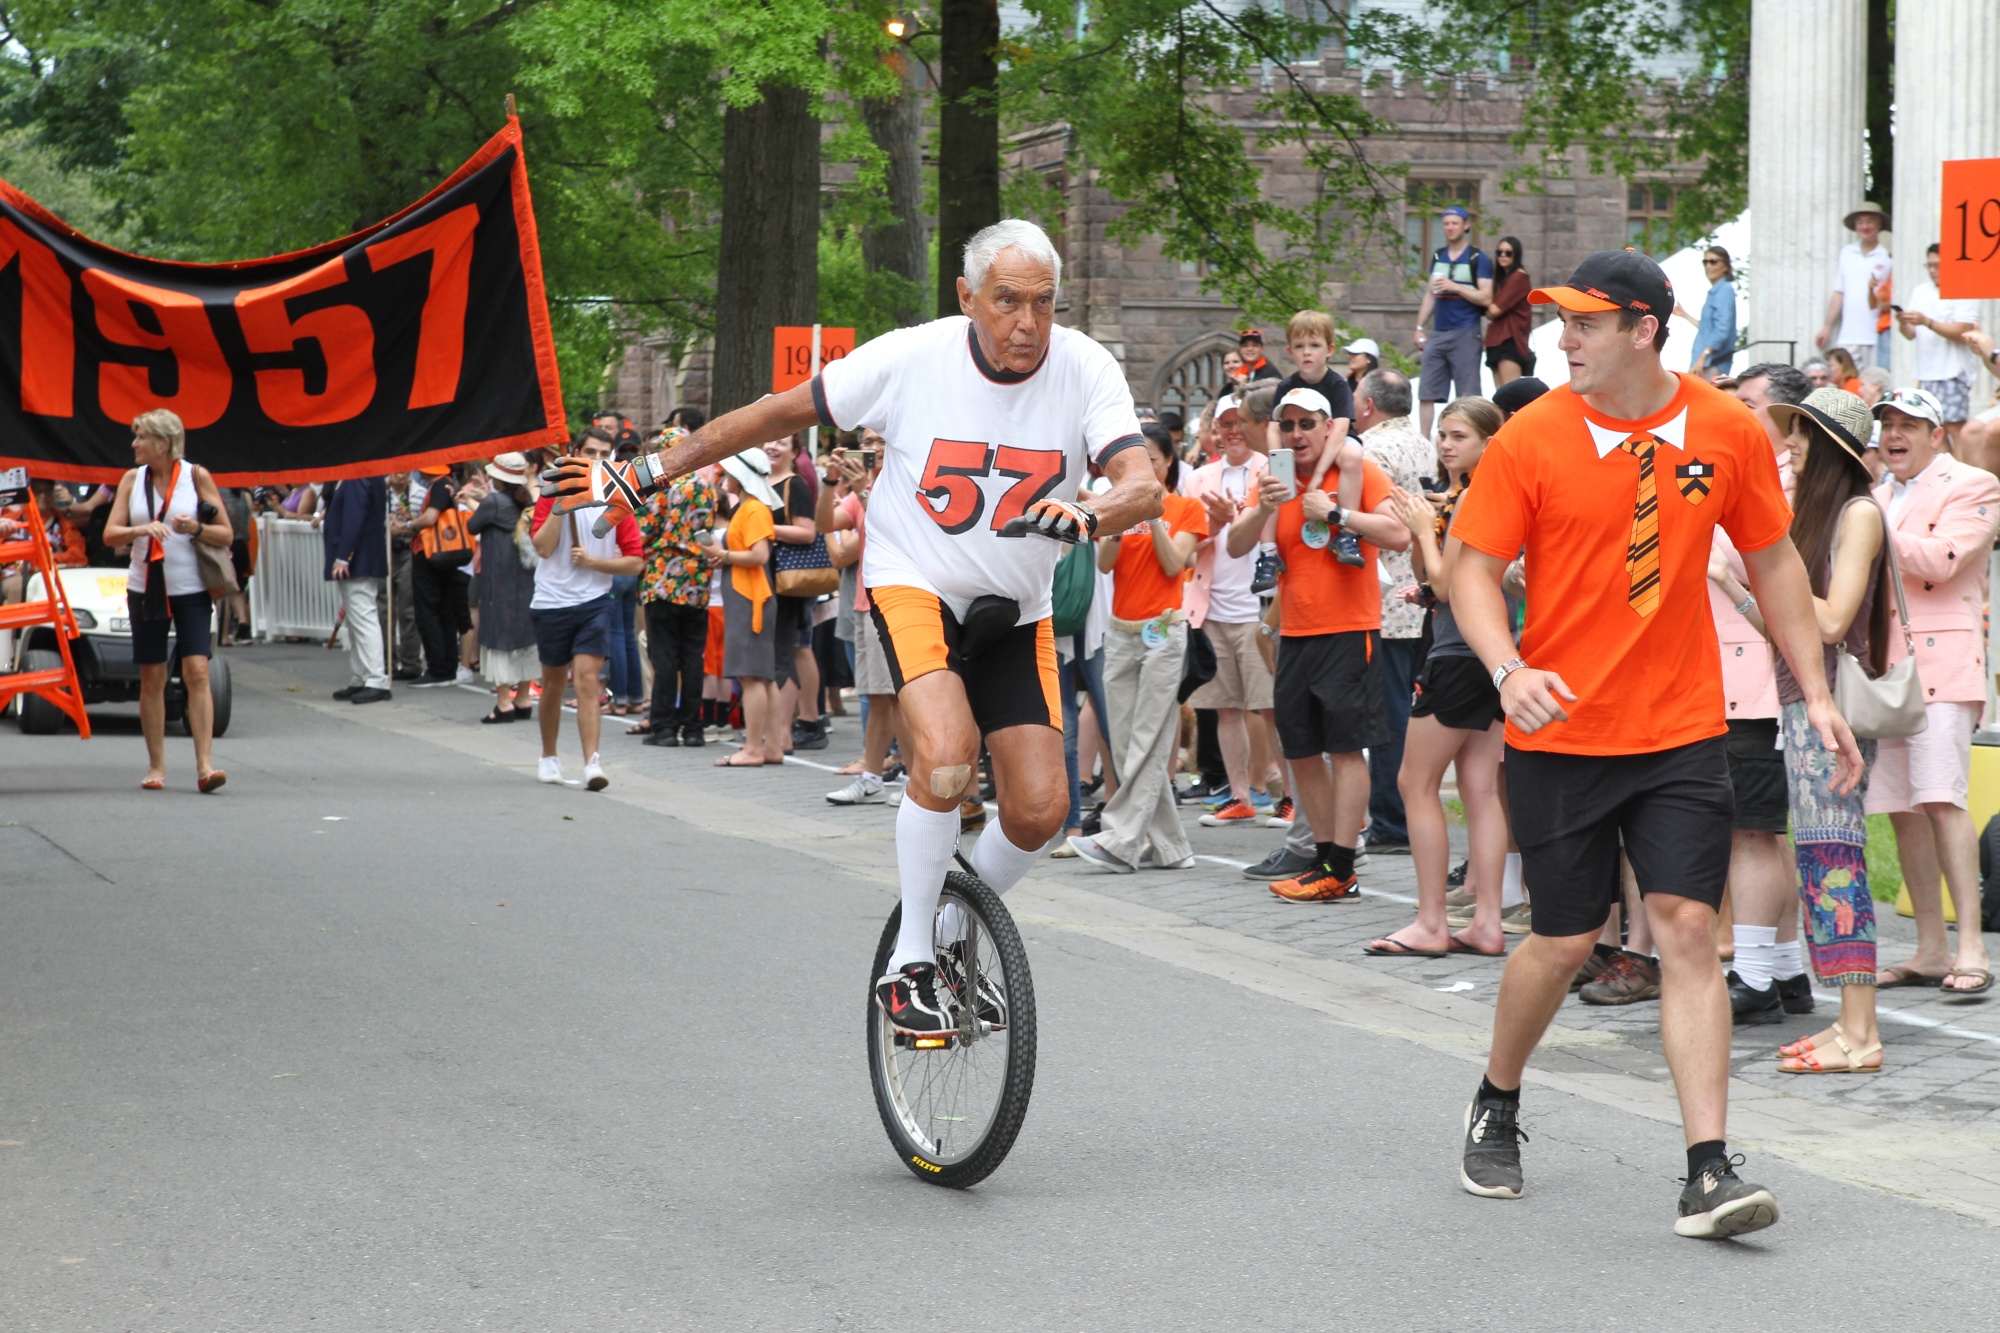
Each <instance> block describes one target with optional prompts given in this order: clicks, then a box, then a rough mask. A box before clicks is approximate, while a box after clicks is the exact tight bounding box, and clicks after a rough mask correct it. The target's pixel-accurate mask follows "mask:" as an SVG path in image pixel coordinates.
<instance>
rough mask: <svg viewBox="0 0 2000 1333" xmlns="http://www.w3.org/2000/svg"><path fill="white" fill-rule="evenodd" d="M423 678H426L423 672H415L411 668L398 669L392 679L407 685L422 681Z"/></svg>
mask: <svg viewBox="0 0 2000 1333" xmlns="http://www.w3.org/2000/svg"><path fill="white" fill-rule="evenodd" d="M423 678H424V673H423V672H421V671H418V670H415V669H414V668H411V667H397V668H396V674H395V675H394V676H393V677H392V679H394V680H400V681H402V682H404V683H405V684H407V683H409V682H410V681H413V680H422V679H423Z"/></svg>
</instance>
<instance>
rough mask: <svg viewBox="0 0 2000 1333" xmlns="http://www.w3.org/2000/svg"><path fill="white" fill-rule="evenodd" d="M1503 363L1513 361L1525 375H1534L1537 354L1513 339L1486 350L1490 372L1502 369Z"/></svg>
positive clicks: (1487, 366)
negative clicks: (1501, 364)
mask: <svg viewBox="0 0 2000 1333" xmlns="http://www.w3.org/2000/svg"><path fill="white" fill-rule="evenodd" d="M1502 361H1512V362H1513V363H1514V364H1515V365H1517V366H1519V367H1520V368H1521V373H1522V374H1523V375H1532V374H1534V373H1535V354H1534V353H1533V352H1531V351H1529V350H1528V349H1527V348H1525V347H1523V346H1521V344H1519V343H1517V342H1515V341H1514V340H1513V339H1512V338H1509V339H1507V340H1506V341H1505V342H1502V343H1499V344H1497V345H1496V346H1493V347H1489V348H1487V349H1486V368H1487V369H1488V370H1498V369H1500V363H1501V362H1502Z"/></svg>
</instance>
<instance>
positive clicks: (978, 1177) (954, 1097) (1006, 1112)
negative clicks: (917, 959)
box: [867, 870, 1035, 1189]
mask: <svg viewBox="0 0 2000 1333" xmlns="http://www.w3.org/2000/svg"><path fill="white" fill-rule="evenodd" d="M953 902H956V903H958V904H959V906H960V907H961V909H962V910H964V911H965V912H966V914H967V915H968V916H969V917H970V918H971V919H972V921H973V923H974V930H973V932H972V935H973V938H974V939H975V941H976V942H977V945H978V960H979V961H978V967H979V971H980V973H981V974H982V975H983V976H989V977H990V976H993V975H994V974H995V973H997V974H998V982H999V984H1000V986H1001V987H1002V990H1003V994H1004V997H1005V1024H1004V1026H1003V1027H1000V1028H997V1029H993V1030H987V1029H988V1026H989V1025H986V1024H982V1023H980V1022H979V1020H978V1019H977V1018H976V1017H972V1016H967V1017H965V1018H962V1020H961V1024H960V1030H959V1032H958V1033H957V1034H955V1035H954V1036H953V1037H952V1039H951V1041H950V1044H949V1045H948V1046H947V1047H946V1048H945V1049H941V1050H918V1049H916V1048H915V1044H914V1041H913V1040H912V1039H910V1038H908V1037H904V1036H899V1035H898V1034H897V1033H896V1031H895V1029H894V1028H893V1026H891V1024H890V1023H889V1020H888V1018H887V1017H886V1016H885V1015H884V1014H883V1013H882V1009H881V1006H880V1005H878V1004H877V1003H876V1002H875V982H876V980H877V979H878V978H880V977H881V976H882V975H883V974H884V973H886V972H887V971H888V968H889V956H890V955H891V954H892V953H893V952H895V948H896V935H897V932H898V930H899V929H900V928H901V925H902V916H903V909H902V908H901V907H900V906H899V907H897V908H896V910H895V911H893V912H891V913H890V914H889V921H888V924H887V925H885V926H884V927H883V928H882V939H881V942H880V943H879V944H878V945H877V946H876V948H875V965H874V968H873V970H872V971H870V972H869V974H868V1010H867V1038H868V1075H869V1081H870V1082H871V1083H872V1084H873V1086H874V1089H875V1108H876V1110H877V1111H878V1112H880V1113H881V1116H882V1128H883V1129H885V1130H886V1131H888V1134H889V1142H890V1143H891V1144H892V1145H894V1147H895V1149H896V1153H897V1155H898V1156H899V1157H901V1158H902V1159H903V1165H905V1166H906V1167H908V1168H909V1170H910V1174H912V1175H914V1176H915V1177H917V1179H919V1180H922V1181H926V1182H928V1183H930V1184H933V1185H943V1186H946V1187H948V1188H951V1189H964V1188H966V1187H967V1186H969V1185H976V1184H978V1183H979V1182H980V1181H982V1180H984V1179H986V1177H988V1176H989V1175H992V1174H993V1172H994V1171H995V1170H996V1169H997V1168H998V1167H999V1165H1000V1163H1001V1162H1003V1161H1005V1160H1006V1158H1007V1154H1008V1152H1009V1151H1011V1150H1012V1149H1013V1147H1014V1139H1015V1136H1016V1135H1018V1134H1019V1133H1020V1132H1021V1122H1022V1120H1023V1119H1024V1118H1025V1117H1026V1116H1027V1114H1028V1098H1029V1095H1030V1093H1031V1092H1032V1091H1033V1090H1034V1083H1035V987H1034V982H1033V980H1032V979H1031V978H1030V976H1029V974H1028V953H1027V950H1026V949H1025V948H1024V947H1022V944H1021V935H1020V932H1019V931H1018V930H1016V929H1015V927H1014V918H1013V916H1012V915H1010V914H1009V913H1008V911H1007V909H1006V907H1004V906H1003V905H1002V904H1001V902H1000V895H999V894H997V893H995V892H994V891H993V890H992V889H991V888H989V887H988V886H987V885H986V884H985V883H983V882H982V881H981V880H979V879H977V878H976V877H974V876H972V875H968V874H964V873H962V872H959V871H956V870H954V871H952V872H950V873H949V874H947V875H946V876H945V882H944V892H943V895H942V897H941V898H940V899H939V902H938V907H939V910H940V911H942V910H943V909H944V907H945V906H946V905H947V904H949V903H953ZM975 1007H976V1006H975Z"/></svg>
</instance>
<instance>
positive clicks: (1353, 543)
mask: <svg viewBox="0 0 2000 1333" xmlns="http://www.w3.org/2000/svg"><path fill="white" fill-rule="evenodd" d="M1333 558H1334V559H1335V560H1338V561H1339V562H1340V563H1341V564H1343V565H1350V566H1352V567H1353V568H1355V569H1359V568H1361V567H1362V566H1363V565H1365V564H1367V563H1368V562H1367V561H1366V560H1363V559H1362V558H1361V539H1360V538H1359V537H1357V536H1355V535H1354V534H1353V533H1351V532H1349V531H1347V530H1346V529H1345V528H1343V529H1341V530H1340V531H1339V532H1337V533H1335V534H1334V537H1333Z"/></svg>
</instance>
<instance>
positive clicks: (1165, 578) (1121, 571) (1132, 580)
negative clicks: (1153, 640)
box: [1111, 495, 1208, 620]
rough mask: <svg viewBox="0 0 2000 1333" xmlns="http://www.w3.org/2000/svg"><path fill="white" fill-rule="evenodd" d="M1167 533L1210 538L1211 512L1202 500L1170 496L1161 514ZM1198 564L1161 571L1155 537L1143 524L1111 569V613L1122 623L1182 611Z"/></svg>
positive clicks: (1121, 548)
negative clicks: (1190, 581)
mask: <svg viewBox="0 0 2000 1333" xmlns="http://www.w3.org/2000/svg"><path fill="white" fill-rule="evenodd" d="M1160 517H1161V519H1162V520H1163V521H1165V523H1166V525H1167V531H1168V532H1169V533H1170V534H1172V535H1174V536H1179V535H1180V534H1181V533H1183V532H1192V533H1193V534H1194V535H1195V537H1196V538H1197V539H1199V538H1202V537H1206V536H1207V535H1208V510H1207V508H1206V507H1204V506H1203V504H1202V503H1201V501H1199V500H1191V499H1189V498H1188V497H1187V496H1185V495H1169V496H1168V497H1167V498H1166V506H1165V512H1163V513H1162V514H1161V515H1160ZM1193 573H1194V561H1192V560H1190V561H1188V564H1187V568H1185V569H1183V570H1182V571H1181V572H1180V573H1178V574H1172V575H1170V574H1168V573H1167V572H1166V571H1165V570H1163V569H1161V568H1160V553H1159V552H1158V551H1155V550H1154V549H1153V534H1152V533H1150V532H1148V531H1146V529H1145V527H1144V525H1141V526H1140V528H1139V529H1138V530H1137V531H1136V532H1128V533H1126V534H1125V536H1124V539H1123V540H1121V541H1120V542H1119V543H1118V563H1116V564H1115V565H1113V566H1112V567H1111V614H1112V615H1114V616H1116V617H1118V618H1119V619H1120V620H1151V619H1152V618H1153V617H1154V616H1157V615H1159V614H1160V613H1161V612H1164V611H1178V610H1180V608H1181V598H1182V595H1183V589H1184V588H1185V586H1186V584H1187V581H1188V578H1189V577H1190V576H1191V575H1192V574H1193Z"/></svg>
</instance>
